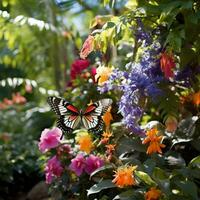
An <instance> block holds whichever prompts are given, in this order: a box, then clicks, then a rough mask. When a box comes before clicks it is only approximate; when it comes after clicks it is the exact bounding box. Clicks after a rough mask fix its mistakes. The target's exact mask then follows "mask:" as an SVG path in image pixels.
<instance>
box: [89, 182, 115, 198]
mask: <svg viewBox="0 0 200 200" xmlns="http://www.w3.org/2000/svg"><path fill="white" fill-rule="evenodd" d="M114 187H116V185H115V184H113V183H112V180H109V179H107V180H102V181H100V182H99V183H97V184H95V185H93V186H92V187H91V188H90V189H89V190H87V195H88V196H89V195H91V194H96V193H98V192H100V191H102V190H104V189H108V188H114Z"/></svg>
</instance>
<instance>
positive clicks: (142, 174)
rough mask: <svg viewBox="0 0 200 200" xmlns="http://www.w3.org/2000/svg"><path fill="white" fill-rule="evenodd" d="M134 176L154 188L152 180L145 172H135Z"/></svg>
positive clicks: (154, 184)
mask: <svg viewBox="0 0 200 200" xmlns="http://www.w3.org/2000/svg"><path fill="white" fill-rule="evenodd" d="M135 175H136V176H137V177H138V178H140V179H141V180H142V181H144V182H145V183H146V184H147V185H150V186H156V183H155V182H154V181H153V180H152V178H151V177H150V176H149V175H148V174H147V173H145V172H142V171H135Z"/></svg>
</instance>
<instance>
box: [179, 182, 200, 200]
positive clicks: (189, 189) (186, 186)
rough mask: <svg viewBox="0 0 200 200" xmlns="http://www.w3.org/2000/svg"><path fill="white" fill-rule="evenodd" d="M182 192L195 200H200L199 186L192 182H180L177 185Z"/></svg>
mask: <svg viewBox="0 0 200 200" xmlns="http://www.w3.org/2000/svg"><path fill="white" fill-rule="evenodd" d="M175 184H176V185H177V186H178V187H179V188H180V189H181V190H182V192H183V193H184V194H185V195H187V196H189V197H191V198H192V199H193V200H198V194H197V186H196V185H195V184H194V183H193V182H191V181H180V182H176V183H175Z"/></svg>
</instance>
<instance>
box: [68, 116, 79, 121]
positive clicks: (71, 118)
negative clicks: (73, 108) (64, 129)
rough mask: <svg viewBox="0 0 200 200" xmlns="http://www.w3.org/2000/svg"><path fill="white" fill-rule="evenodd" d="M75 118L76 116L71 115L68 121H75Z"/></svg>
mask: <svg viewBox="0 0 200 200" xmlns="http://www.w3.org/2000/svg"><path fill="white" fill-rule="evenodd" d="M76 118H77V115H71V116H70V117H69V119H70V121H73V120H75V119H76Z"/></svg>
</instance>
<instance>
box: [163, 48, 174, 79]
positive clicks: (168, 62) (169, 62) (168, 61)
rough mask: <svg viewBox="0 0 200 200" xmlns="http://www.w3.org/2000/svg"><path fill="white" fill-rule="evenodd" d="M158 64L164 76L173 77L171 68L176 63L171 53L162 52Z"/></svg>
mask: <svg viewBox="0 0 200 200" xmlns="http://www.w3.org/2000/svg"><path fill="white" fill-rule="evenodd" d="M160 66H161V70H162V72H164V75H165V78H167V79H168V78H170V77H172V78H173V77H174V72H173V68H175V66H176V64H175V62H174V57H173V55H172V54H167V53H166V52H164V53H162V55H161V57H160Z"/></svg>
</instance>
